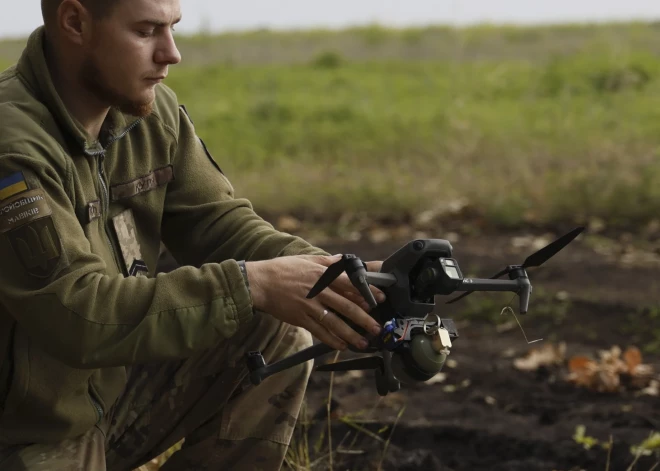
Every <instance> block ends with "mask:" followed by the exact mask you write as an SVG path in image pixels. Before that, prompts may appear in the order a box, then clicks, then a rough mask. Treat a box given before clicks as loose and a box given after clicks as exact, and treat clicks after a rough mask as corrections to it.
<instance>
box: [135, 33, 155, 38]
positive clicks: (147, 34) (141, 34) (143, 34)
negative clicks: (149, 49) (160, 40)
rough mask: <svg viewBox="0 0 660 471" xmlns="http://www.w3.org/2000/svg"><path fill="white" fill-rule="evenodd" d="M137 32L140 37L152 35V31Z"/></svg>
mask: <svg viewBox="0 0 660 471" xmlns="http://www.w3.org/2000/svg"><path fill="white" fill-rule="evenodd" d="M137 34H138V36H140V37H141V38H148V37H149V36H153V34H154V32H153V31H138V32H137Z"/></svg>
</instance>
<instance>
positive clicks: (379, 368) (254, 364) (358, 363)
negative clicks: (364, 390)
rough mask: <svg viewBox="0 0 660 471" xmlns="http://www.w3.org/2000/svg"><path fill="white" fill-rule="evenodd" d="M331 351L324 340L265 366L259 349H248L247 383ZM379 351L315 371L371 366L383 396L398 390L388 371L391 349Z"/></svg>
mask: <svg viewBox="0 0 660 471" xmlns="http://www.w3.org/2000/svg"><path fill="white" fill-rule="evenodd" d="M333 351H334V349H333V348H332V347H329V346H328V345H326V344H324V343H319V344H317V345H314V346H312V347H309V348H306V349H304V350H301V351H299V352H298V353H295V354H293V355H291V356H290V357H287V358H284V359H283V360H280V361H277V362H275V363H273V364H270V365H266V361H265V360H264V357H263V355H262V354H261V352H249V353H247V354H246V360H247V366H248V369H249V370H250V382H251V383H252V384H254V385H258V384H261V382H262V381H263V380H264V379H266V378H268V377H269V376H271V375H273V374H275V373H279V372H280V371H284V370H286V369H288V368H291V367H293V366H296V365H299V364H301V363H304V362H306V361H309V360H313V359H314V358H317V357H320V356H321V355H325V354H327V353H330V352H333ZM382 354H383V356H382V357H379V356H371V357H366V358H355V359H353V360H346V361H340V362H337V363H328V364H326V365H321V366H318V367H317V368H316V370H317V371H349V370H371V369H373V370H375V373H376V389H377V390H378V394H380V395H381V396H386V395H387V394H388V393H390V392H396V391H398V390H399V389H401V383H400V382H399V381H398V380H397V379H396V377H395V376H394V373H392V352H390V351H388V350H382Z"/></svg>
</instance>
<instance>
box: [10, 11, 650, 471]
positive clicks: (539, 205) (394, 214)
mask: <svg viewBox="0 0 660 471" xmlns="http://www.w3.org/2000/svg"><path fill="white" fill-rule="evenodd" d="M181 3H182V10H183V21H182V22H181V24H180V25H178V26H177V33H176V34H177V40H178V43H179V47H180V50H181V52H182V54H183V61H182V63H181V64H180V65H179V66H176V67H173V68H172V70H171V73H170V76H169V78H168V82H167V85H169V86H170V87H172V88H173V89H174V90H175V91H176V93H177V94H178V96H179V100H180V102H181V103H183V104H185V105H186V107H187V109H188V111H189V112H190V114H191V116H192V118H193V120H194V122H195V125H196V128H197V131H198V133H199V135H200V136H201V137H202V138H203V139H204V141H205V142H206V144H207V146H208V148H209V149H210V151H211V153H212V154H213V156H214V158H215V159H216V160H217V161H218V163H219V164H220V166H221V167H222V168H223V170H224V171H225V173H226V174H227V175H228V177H229V178H230V180H231V181H232V183H233V184H234V186H235V188H236V192H237V194H238V196H245V197H248V198H249V199H250V200H251V201H252V202H253V204H254V206H255V209H256V210H257V212H258V213H260V214H261V215H262V216H263V217H264V218H266V219H267V220H268V221H270V222H271V223H272V224H274V225H275V226H276V227H278V228H279V229H281V230H284V231H287V232H291V233H294V234H297V235H301V236H303V237H305V238H306V239H308V240H310V241H311V242H313V243H315V244H318V245H320V246H322V247H324V248H326V249H327V250H329V251H330V252H331V253H338V252H344V253H355V254H357V255H359V256H360V257H362V258H363V259H365V260H368V259H385V258H386V257H388V256H389V255H390V254H391V253H392V252H394V251H395V250H396V249H398V248H399V247H400V246H401V245H403V244H404V243H406V242H407V241H409V240H411V239H413V238H441V239H447V240H449V241H450V242H451V243H452V244H453V247H454V251H455V252H454V256H455V257H456V258H457V260H458V262H459V264H460V265H461V267H462V270H463V273H464V275H465V276H473V277H474V276H477V277H484V278H485V277H488V276H491V275H492V274H493V273H496V272H497V271H499V270H500V269H501V268H503V267H504V266H506V265H508V264H514V263H522V261H523V260H524V258H525V257H526V256H527V255H529V254H530V253H532V252H533V251H535V250H538V249H539V248H541V247H543V246H544V245H546V244H547V243H549V242H550V241H552V240H553V239H554V238H556V237H558V236H560V235H562V234H564V233H565V232H568V231H569V230H571V229H572V228H574V227H575V226H579V225H582V226H585V227H586V228H587V230H586V231H585V233H584V234H583V235H581V236H580V237H579V238H578V239H577V240H576V242H574V243H573V244H571V245H569V246H568V247H567V248H566V249H564V250H563V251H562V252H561V253H560V254H558V255H557V256H556V257H555V258H553V259H552V260H551V261H549V262H547V263H546V264H545V265H544V266H543V267H542V268H539V269H537V270H536V271H534V272H533V273H532V271H531V270H530V277H531V279H532V283H533V284H534V293H533V295H532V301H531V303H530V310H529V314H527V315H526V316H525V317H519V318H518V319H517V320H516V319H514V318H513V317H512V316H511V315H502V314H501V312H502V308H503V307H505V306H507V305H509V304H511V305H512V306H513V307H514V308H515V306H516V302H515V300H512V299H511V296H504V295H502V296H500V295H496V294H485V293H479V294H475V295H473V296H471V297H470V298H466V300H465V301H464V302H463V303H458V304H453V305H451V306H447V305H444V304H443V303H444V301H445V300H444V299H441V298H440V297H438V299H437V309H436V311H437V312H438V313H439V314H441V315H442V316H443V317H451V318H453V319H454V320H455V321H456V324H457V326H458V328H459V334H460V337H459V339H458V340H457V341H456V342H455V344H454V348H453V350H452V355H451V361H450V362H449V363H448V364H447V366H446V367H445V370H443V372H442V373H440V374H438V375H437V376H436V377H435V378H433V380H431V381H429V382H427V383H422V384H419V385H414V386H411V387H408V388H406V389H405V390H402V391H400V392H397V393H393V394H389V395H388V396H386V397H384V398H382V397H379V396H378V395H377V393H376V391H375V387H374V384H373V375H372V373H371V372H352V373H342V374H336V375H334V376H333V377H332V378H331V377H330V376H329V375H328V374H326V373H315V374H314V375H312V379H311V380H310V388H309V394H308V403H307V405H306V408H305V410H304V411H303V415H302V416H301V419H300V420H299V425H298V429H297V433H296V438H295V440H294V444H293V445H292V447H291V450H290V455H289V457H288V459H287V467H288V468H290V469H301V470H302V469H304V470H309V469H331V468H334V469H379V468H380V469H418V468H420V467H423V468H424V469H442V470H468V469H469V470H477V469H479V470H480V469H488V470H498V469H501V470H523V469H524V470H532V471H535V470H578V469H589V470H592V469H594V470H606V469H612V470H618V469H630V470H650V469H654V468H653V467H654V466H658V463H659V462H660V455H659V454H658V453H659V451H658V450H660V405H659V403H660V400H658V394H659V393H660V377H659V376H658V372H659V371H660V153H659V150H660V61H659V59H660V3H657V4H656V3H655V2H650V1H648V0H647V1H642V0H629V1H626V2H620V1H613V0H608V1H596V0H577V1H575V0H573V1H568V0H556V1H555V2H553V3H550V2H545V3H543V4H541V3H539V2H528V1H523V0H501V1H499V2H489V1H486V0H454V1H438V0H408V1H406V2H403V1H391V0H390V1H383V0H380V1H378V0H359V1H350V2H349V1H346V0H336V1H334V2H303V1H301V0H286V1H280V2H270V1H267V0H262V1H254V0H253V1H247V0H245V1H243V2H241V3H238V2H227V1H213V0H185V1H182V2H181ZM40 23H41V17H40V10H39V2H19V3H17V4H16V5H13V7H12V9H11V10H8V11H3V14H2V15H1V16H0V69H4V68H6V67H9V66H10V65H11V64H12V63H13V62H15V60H16V59H17V58H18V57H19V55H20V53H21V51H22V48H23V47H24V44H25V38H26V37H27V35H28V34H29V33H30V32H31V31H32V29H33V28H35V27H36V26H38V25H39V24H40ZM523 328H524V331H523V330H522V329H523ZM538 338H542V339H543V341H542V342H538V343H535V344H528V342H527V339H529V340H532V339H538ZM331 386H332V387H331ZM328 405H329V406H330V407H327V406H328ZM328 410H330V414H328V413H327V411H328ZM328 424H329V425H330V427H328V426H327V425H328ZM328 430H330V431H331V432H332V433H331V434H328V433H327V432H328ZM153 466H154V467H156V466H157V463H154V464H153Z"/></svg>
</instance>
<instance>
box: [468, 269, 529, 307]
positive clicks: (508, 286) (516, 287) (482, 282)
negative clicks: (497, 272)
mask: <svg viewBox="0 0 660 471" xmlns="http://www.w3.org/2000/svg"><path fill="white" fill-rule="evenodd" d="M456 291H468V292H471V291H512V292H514V293H517V294H518V295H519V297H520V313H521V314H525V313H526V312H527V308H528V307H529V296H530V293H531V292H532V285H531V283H530V282H529V278H527V277H526V276H521V277H519V278H516V279H513V280H493V279H482V278H465V279H464V280H463V281H462V282H461V283H460V284H459V285H458V287H457V288H456Z"/></svg>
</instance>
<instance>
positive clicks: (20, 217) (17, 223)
mask: <svg viewBox="0 0 660 471" xmlns="http://www.w3.org/2000/svg"><path fill="white" fill-rule="evenodd" d="M51 214H52V210H51V209H50V206H49V205H48V201H46V195H45V193H44V191H43V190H42V189H41V188H37V189H36V190H30V191H25V192H23V193H21V194H19V195H16V196H14V197H13V198H11V199H8V200H6V201H3V202H2V203H1V204H0V233H5V232H7V231H11V230H12V229H16V228H19V227H21V226H23V225H25V224H27V223H29V222H32V221H36V220H37V219H41V218H43V217H46V216H50V215H51Z"/></svg>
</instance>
